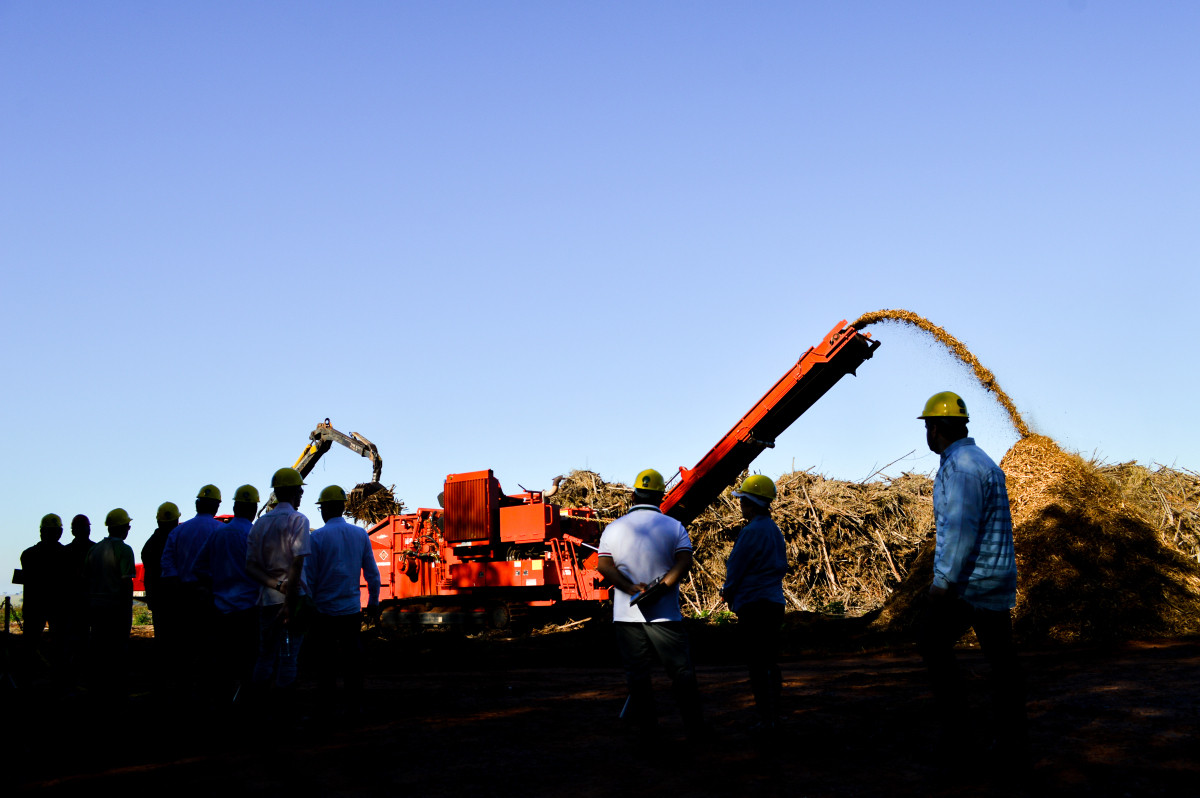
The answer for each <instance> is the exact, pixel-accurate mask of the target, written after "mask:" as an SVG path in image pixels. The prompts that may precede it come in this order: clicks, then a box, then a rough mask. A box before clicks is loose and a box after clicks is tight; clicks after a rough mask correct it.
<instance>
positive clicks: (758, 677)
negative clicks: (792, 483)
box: [721, 474, 788, 733]
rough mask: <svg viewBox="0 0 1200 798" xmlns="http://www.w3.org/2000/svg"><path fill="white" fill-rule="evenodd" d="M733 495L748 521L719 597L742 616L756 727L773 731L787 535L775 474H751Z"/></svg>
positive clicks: (740, 628) (776, 712) (740, 623)
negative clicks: (779, 522) (778, 514)
mask: <svg viewBox="0 0 1200 798" xmlns="http://www.w3.org/2000/svg"><path fill="white" fill-rule="evenodd" d="M733 495H734V497H735V498H736V499H738V501H739V502H740V504H741V510H742V516H743V517H744V518H745V519H746V522H747V523H746V525H745V526H744V527H742V529H741V531H739V532H738V535H737V542H735V543H734V544H733V551H732V552H730V553H729V560H728V562H727V563H726V564H725V584H724V586H723V587H722V588H721V597H722V598H724V599H725V601H726V602H727V603H728V604H729V607H730V609H732V610H733V611H734V612H736V613H737V617H738V623H737V625H738V632H739V637H740V638H741V641H742V654H743V656H744V657H745V658H746V662H747V665H748V666H749V670H750V687H751V689H752V690H753V691H754V704H755V706H756V707H757V708H758V714H759V718H760V720H759V723H758V725H757V726H755V727H754V731H756V732H763V733H769V732H773V731H775V729H776V728H777V727H778V724H779V698H780V694H781V693H782V692H783V674H782V672H781V671H780V670H779V664H778V659H779V633H780V628H781V626H782V625H783V607H784V604H783V577H784V574H786V573H787V567H788V562H787V550H786V547H785V546H784V542H783V534H782V533H781V532H780V531H779V527H777V526H776V525H775V521H774V520H772V518H771V502H773V501H774V500H775V496H776V490H775V483H774V482H772V481H771V478H770V477H765V476H763V475H762V474H753V475H751V476H748V477H746V479H745V480H743V481H742V487H741V489H740V490H735V491H734V492H733Z"/></svg>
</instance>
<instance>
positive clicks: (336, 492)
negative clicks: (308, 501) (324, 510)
mask: <svg viewBox="0 0 1200 798" xmlns="http://www.w3.org/2000/svg"><path fill="white" fill-rule="evenodd" d="M344 501H346V491H344V490H342V489H341V488H340V487H338V486H337V485H330V486H329V487H328V488H326V489H325V490H323V491H321V496H320V497H319V498H318V499H317V504H320V503H321V502H344Z"/></svg>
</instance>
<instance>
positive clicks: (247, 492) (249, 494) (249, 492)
mask: <svg viewBox="0 0 1200 798" xmlns="http://www.w3.org/2000/svg"><path fill="white" fill-rule="evenodd" d="M233 501H234V502H235V503H236V502H248V503H252V504H258V488H256V487H254V486H253V485H242V486H241V487H240V488H238V489H237V490H235V491H234V492H233Z"/></svg>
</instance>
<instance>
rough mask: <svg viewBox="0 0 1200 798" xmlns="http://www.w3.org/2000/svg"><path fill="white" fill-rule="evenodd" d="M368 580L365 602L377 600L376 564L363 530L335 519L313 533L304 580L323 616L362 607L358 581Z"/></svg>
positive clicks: (368, 538)
mask: <svg viewBox="0 0 1200 798" xmlns="http://www.w3.org/2000/svg"><path fill="white" fill-rule="evenodd" d="M360 573H361V574H362V575H363V576H365V577H366V581H367V595H368V598H367V603H368V604H369V605H371V606H374V605H376V604H378V603H379V566H377V565H376V564H375V552H374V551H372V550H371V538H370V537H368V536H367V533H366V531H365V530H363V529H361V528H360V527H357V526H354V525H353V524H351V523H349V522H347V521H346V519H345V518H334V519H332V520H330V521H326V522H325V526H323V527H321V528H320V529H318V530H317V531H315V532H313V533H312V554H310V555H309V556H308V559H306V560H305V561H304V580H305V581H306V582H307V583H308V589H309V591H310V592H311V593H312V597H313V601H315V602H316V603H317V612H320V613H322V614H323V615H351V614H353V613H356V612H358V611H359V610H360V609H362V604H361V601H362V598H361V594H360V588H359V585H360V582H359V579H358V575H359V574H360Z"/></svg>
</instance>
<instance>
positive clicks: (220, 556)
mask: <svg viewBox="0 0 1200 798" xmlns="http://www.w3.org/2000/svg"><path fill="white" fill-rule="evenodd" d="M249 537H250V522H249V521H247V520H246V519H245V518H231V519H229V523H227V524H222V525H221V528H220V529H217V530H215V531H214V532H213V533H212V535H211V536H209V538H208V542H207V543H206V544H205V545H204V548H203V549H202V550H201V551H200V555H199V556H198V557H197V558H196V566H195V569H194V570H195V572H196V575H197V576H201V577H208V578H210V579H212V593H213V604H214V605H215V606H216V608H217V611H218V612H220V613H221V614H222V615H228V614H229V613H231V612H237V611H239V610H248V609H250V608H251V607H253V606H254V605H255V604H257V603H258V589H259V584H258V583H257V582H255V581H254V580H253V579H251V578H250V577H249V576H248V575H247V574H246V541H247V540H248V539H249Z"/></svg>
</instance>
